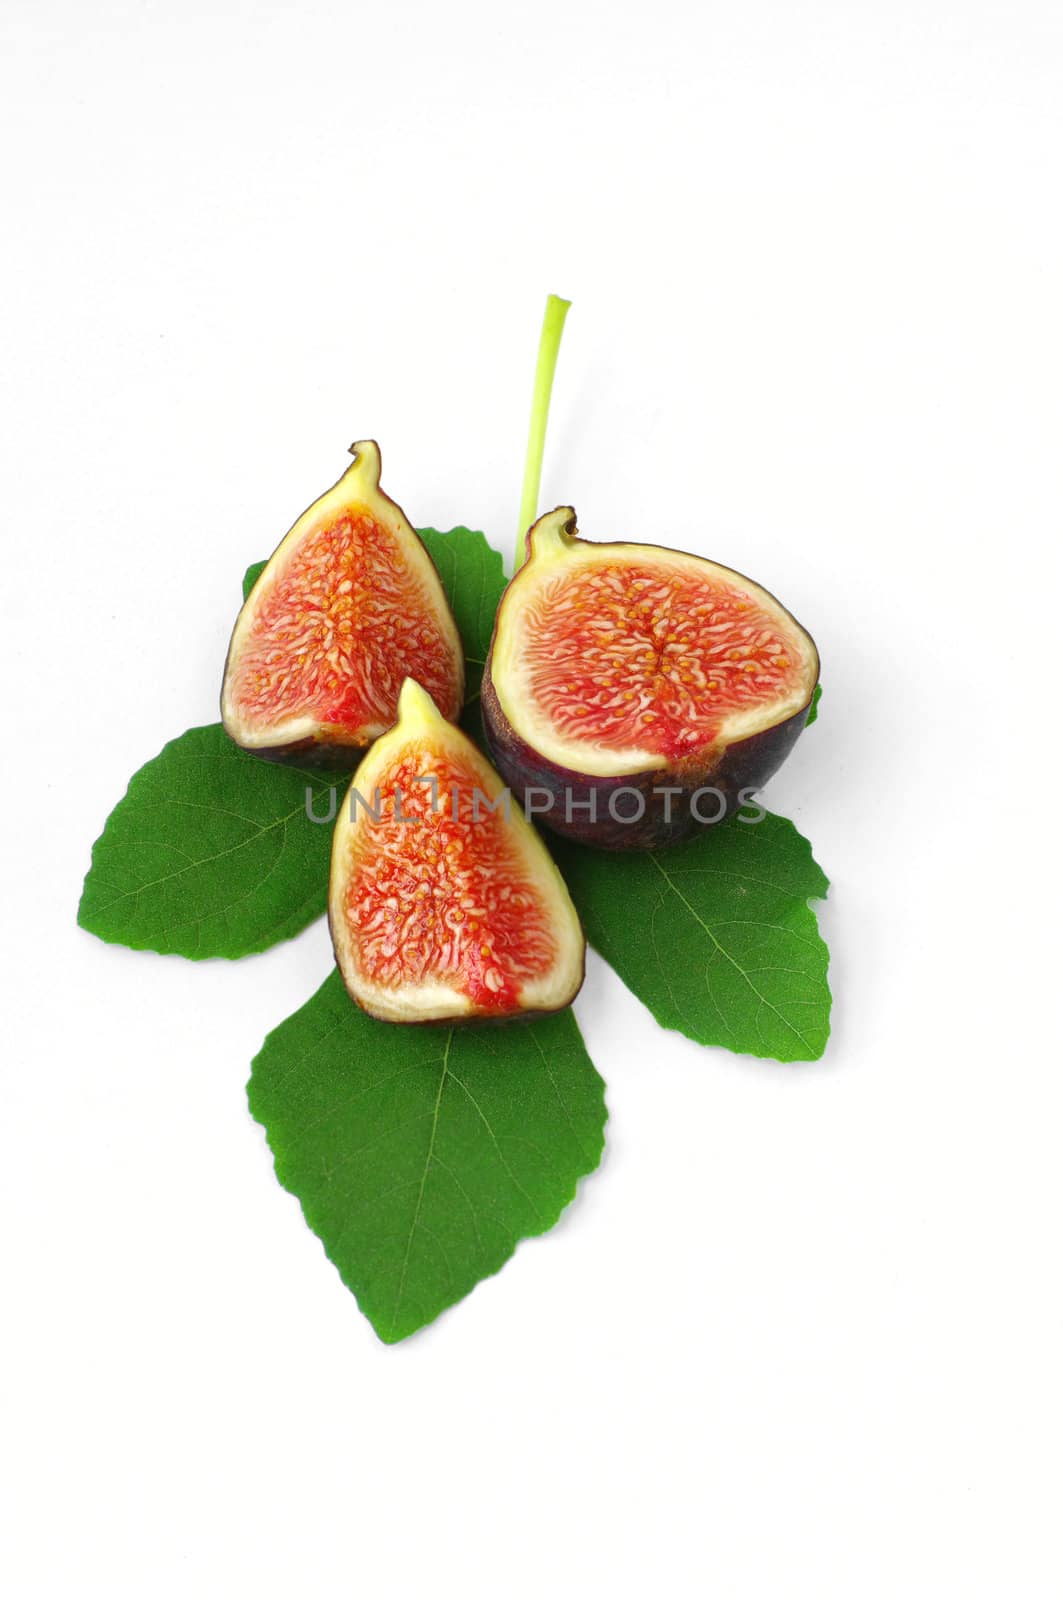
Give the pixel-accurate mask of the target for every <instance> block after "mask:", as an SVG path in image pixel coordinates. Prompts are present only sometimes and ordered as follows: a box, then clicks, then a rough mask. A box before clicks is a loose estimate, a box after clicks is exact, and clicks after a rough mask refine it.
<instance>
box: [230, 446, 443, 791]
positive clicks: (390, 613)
mask: <svg viewBox="0 0 1063 1600" xmlns="http://www.w3.org/2000/svg"><path fill="white" fill-rule="evenodd" d="M351 454H352V455H353V456H354V461H353V462H352V464H351V465H350V466H349V467H348V468H347V471H346V472H345V473H344V474H343V476H342V478H340V480H339V482H338V483H336V484H335V485H334V486H333V487H332V488H331V489H329V490H328V492H327V493H326V494H323V495H322V496H321V498H320V499H319V500H315V502H314V504H313V505H312V506H311V507H310V508H309V510H307V511H304V512H303V514H302V516H301V517H300V518H299V520H298V521H297V522H296V523H295V525H294V526H293V527H292V528H291V529H290V530H289V532H288V533H287V534H286V535H285V537H284V539H283V540H282V541H281V543H280V544H279V545H278V547H277V549H276V550H275V551H274V553H273V555H272V556H271V557H270V559H269V561H268V562H267V564H266V566H265V568H264V570H263V571H262V573H261V574H260V576H259V578H258V581H257V583H256V584H255V586H254V588H253V589H252V590H251V593H250V594H249V595H248V597H247V600H246V602H245V604H244V607H243V610H242V611H241V612H240V615H239V617H238V618H237V620H236V626H235V628H234V629H233V636H232V641H231V643H230V645H229V655H228V659H227V661H226V664H225V678H224V682H223V685H222V695H221V712H222V722H223V724H224V726H225V730H226V732H227V733H228V734H229V736H230V738H231V739H233V740H234V741H235V743H236V744H238V745H240V746H241V747H242V748H243V749H245V750H250V751H252V752H253V753H254V754H255V755H258V756H263V757H265V758H266V759H267V760H270V761H287V762H292V763H294V764H295V765H297V766H320V767H331V768H336V769H339V770H345V771H347V772H349V771H350V770H351V769H352V768H353V767H354V766H355V765H356V764H357V762H358V759H359V757H360V754H361V752H362V750H363V749H364V748H365V747H366V746H367V745H369V744H371V743H372V741H373V740H374V739H376V738H377V737H379V735H380V734H382V733H383V732H384V731H385V730H386V729H387V728H390V727H391V725H392V723H393V722H394V721H395V714H396V710H397V707H398V698H399V690H400V688H401V686H402V682H403V679H404V678H406V677H407V676H411V675H416V677H417V678H418V680H419V681H420V682H421V683H423V684H424V685H425V688H426V689H427V690H428V692H429V693H430V694H431V696H432V698H433V699H434V701H435V703H436V704H437V705H438V707H439V710H440V712H441V713H442V715H443V716H444V717H447V718H449V719H450V720H452V721H456V720H457V718H458V716H459V715H460V712H461V707H462V701H463V698H464V690H465V682H464V679H465V662H464V654H463V651H462V647H461V640H460V638H459V636H458V630H457V627H456V625H455V622H454V618H453V616H452V614H451V610H450V607H449V605H448V603H447V599H446V595H445V594H444V592H443V586H442V584H441V582H440V580H439V574H438V573H437V571H436V569H435V566H434V565H433V563H432V559H431V557H430V556H429V554H428V551H427V550H426V549H425V547H424V545H423V544H422V542H421V540H420V539H419V538H418V536H417V534H416V533H415V531H414V529H413V528H412V527H411V526H410V523H409V522H408V521H407V519H406V516H405V514H404V513H403V511H402V510H401V509H400V507H399V506H397V505H396V504H395V502H394V501H393V500H391V499H389V497H388V496H387V495H386V494H384V493H383V491H382V490H381V488H380V450H379V447H378V446H377V444H376V443H375V442H374V441H373V440H371V439H367V440H363V441H361V442H360V443H358V444H354V445H352V446H351Z"/></svg>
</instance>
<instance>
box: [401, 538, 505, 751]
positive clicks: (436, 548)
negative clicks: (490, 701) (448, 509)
mask: <svg viewBox="0 0 1063 1600" xmlns="http://www.w3.org/2000/svg"><path fill="white" fill-rule="evenodd" d="M417 531H418V533H419V534H420V535H421V538H422V539H423V540H424V542H425V544H426V545H427V546H428V554H429V555H430V556H431V557H432V560H433V561H434V562H435V564H436V570H437V572H438V573H439V576H440V579H441V580H442V583H443V588H444V589H445V591H446V596H447V599H448V600H449V601H450V609H451V610H452V611H453V613H454V620H455V622H456V623H457V624H458V632H459V633H460V634H461V637H462V642H463V644H464V645H465V704H466V706H470V705H474V704H476V703H478V701H479V698H480V679H481V678H482V677H483V670H484V662H485V661H486V660H487V650H488V646H489V645H490V643H491V632H492V629H493V628H494V625H495V612H496V611H497V610H498V602H499V601H500V600H501V598H502V591H503V589H504V588H505V587H506V574H505V571H504V569H503V566H502V557H501V556H500V555H499V553H498V551H497V550H495V549H493V548H492V546H491V545H489V544H488V542H487V540H486V538H485V537H484V535H483V534H482V533H473V532H472V531H471V530H470V529H469V528H452V529H451V530H450V532H449V533H437V531H436V530H435V528H418V530H417ZM476 737H477V738H479V737H480V721H479V717H477V718H476Z"/></svg>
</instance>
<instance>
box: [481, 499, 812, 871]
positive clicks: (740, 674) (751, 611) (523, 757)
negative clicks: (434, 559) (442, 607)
mask: <svg viewBox="0 0 1063 1600" xmlns="http://www.w3.org/2000/svg"><path fill="white" fill-rule="evenodd" d="M527 553H528V558H527V561H526V562H525V564H524V565H523V566H522V567H521V568H520V570H519V571H518V572H517V574H516V576H515V577H514V578H513V579H512V580H511V582H510V583H509V585H508V587H507V589H506V591H505V593H504V594H503V596H502V602H501V605H500V606H499V609H498V615H497V617H496V619H495V629H494V635H493V638H492V641H491V648H490V651H489V654H488V659H487V666H486V669H485V672H484V679H483V688H482V704H483V716H484V726H485V730H486V734H487V743H488V748H489V750H490V752H491V756H492V759H493V760H494V762H495V764H496V766H497V767H498V769H499V771H500V772H501V774H502V776H503V777H504V778H505V779H506V781H507V783H508V784H509V785H510V786H511V788H512V789H513V790H514V792H515V794H516V795H517V796H518V797H520V798H521V799H522V800H523V801H524V803H525V806H526V809H527V811H528V812H529V813H534V814H536V815H537V816H539V817H541V820H542V821H543V822H544V823H545V824H546V825H547V826H548V827H550V828H552V829H554V831H555V832H557V833H559V834H562V835H564V836H565V837H567V838H572V839H577V840H580V841H582V842H584V843H588V844H595V845H599V846H601V847H603V848H605V849H612V850H624V849H632V848H634V849H652V848H654V847H656V846H658V845H662V844H668V843H671V842H673V841H675V840H678V839H682V838H687V837H689V836H690V835H692V834H693V833H695V832H697V831H698V830H699V829H700V828H702V827H704V826H707V825H710V824H712V823H714V822H717V821H719V820H721V819H722V817H724V816H725V815H727V814H728V813H730V812H732V811H735V810H737V809H738V807H739V806H740V805H741V804H743V801H744V798H745V796H744V795H743V791H750V792H751V791H753V790H756V789H759V787H760V786H761V784H763V783H765V782H766V781H767V779H768V778H770V777H771V775H772V773H773V772H774V771H775V770H776V768H777V767H778V766H779V765H780V763H781V762H782V761H783V759H784V758H785V756H786V755H787V754H788V753H789V751H790V749H791V747H792V746H793V744H794V741H795V740H796V739H797V736H798V734H799V733H800V731H801V729H802V728H803V727H804V724H805V719H806V717H807V716H808V711H809V706H810V703H811V700H812V693H813V690H814V689H815V686H816V682H817V679H818V677H819V657H818V655H817V653H816V647H815V645H814V643H813V642H812V639H811V638H810V637H809V635H808V634H807V633H806V632H805V630H804V628H802V627H801V626H800V624H799V623H798V622H796V621H795V620H794V618H793V617H792V616H791V615H790V613H789V612H788V611H786V610H785V609H784V608H783V607H782V606H781V605H780V604H779V602H778V601H777V600H776V599H775V598H774V596H772V595H770V594H769V593H768V591H767V590H766V589H762V588H761V587H760V585H759V584H756V583H753V582H752V581H751V580H750V579H749V578H744V577H743V576H742V575H741V573H738V572H733V571H732V570H731V569H730V568H729V567H722V566H720V565H718V564H717V563H716V562H714V561H707V560H704V559H703V558H702V557H700V556H693V555H687V554H685V553H683V552H682V551H679V550H668V549H665V548H663V547H662V546H660V545H650V544H623V543H612V544H593V543H590V542H589V541H587V540H585V539H581V538H579V537H578V533H577V529H576V514H575V512H574V511H573V510H572V508H571V506H562V507H560V508H559V509H558V510H556V511H551V512H549V513H548V514H547V515H546V516H543V517H540V518H539V520H538V522H536V523H535V524H534V525H533V526H532V527H531V528H530V529H529V531H528V536H527Z"/></svg>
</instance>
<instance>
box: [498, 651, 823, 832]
mask: <svg viewBox="0 0 1063 1600" xmlns="http://www.w3.org/2000/svg"><path fill="white" fill-rule="evenodd" d="M814 693H815V689H814V688H813V689H812V691H811V692H810V694H809V697H808V702H807V704H805V705H803V706H802V707H801V708H800V709H799V710H797V711H795V712H793V713H791V715H790V716H788V717H787V718H786V719H785V721H783V722H777V723H776V724H775V726H774V727H773V728H765V729H764V730H763V731H762V732H760V733H754V734H750V735H749V737H748V738H746V739H737V740H735V742H734V743H733V744H730V745H728V746H727V747H726V748H725V749H724V750H720V749H718V748H712V747H710V748H709V749H708V750H705V751H700V752H698V753H696V754H695V755H692V756H688V757H687V758H686V760H684V761H679V762H677V763H676V764H675V765H674V766H671V767H659V768H656V769H655V770H653V771H651V772H646V771H643V772H631V773H626V774H623V775H621V776H620V777H612V778H599V777H593V776H588V775H587V774H586V773H582V772H574V771H572V770H571V769H570V768H568V767H562V766H559V765H557V763H556V762H553V761H549V760H548V759H547V758H546V757H545V756H543V755H541V754H540V753H539V752H538V751H537V750H533V749H532V748H531V746H530V745H529V744H526V743H525V741H524V740H523V739H521V738H520V736H519V735H518V734H517V733H515V732H514V730H513V727H512V725H511V723H510V722H509V719H508V718H507V717H506V714H505V712H504V711H503V710H502V707H501V705H500V704H499V700H498V695H497V694H496V693H495V688H494V683H493V682H492V678H491V653H490V652H488V656H487V664H486V666H485V668H484V675H483V683H482V685H481V689H480V701H481V705H482V708H483V723H484V737H485V739H486V742H487V749H488V753H489V754H490V757H491V760H492V762H493V763H494V765H495V766H496V767H497V768H498V771H499V772H500V773H501V774H502V777H503V778H504V779H505V781H506V783H507V784H508V785H509V787H510V789H511V790H512V791H513V794H514V795H515V797H516V798H517V799H518V800H519V801H520V802H521V804H522V805H523V804H524V803H525V796H526V793H527V791H528V790H529V789H538V790H546V791H548V792H549V793H550V795H551V796H552V797H553V803H552V805H551V807H550V809H549V810H545V809H544V810H542V811H539V810H535V811H534V816H535V819H536V820H537V821H539V822H541V823H542V824H543V826H544V827H547V828H549V829H551V830H552V832H554V833H557V834H560V835H561V837H562V838H563V839H572V840H574V841H575V842H576V843H577V844H589V845H594V846H596V847H597V848H598V849H599V850H657V849H659V848H661V847H662V846H663V845H669V844H678V843H679V842H680V841H681V840H683V839H690V838H692V837H693V836H694V835H695V834H697V833H701V832H703V831H704V830H705V829H706V828H709V827H712V826H714V825H715V823H716V822H722V821H723V820H724V818H725V817H727V816H731V815H732V814H733V813H734V812H735V811H737V810H738V809H739V808H740V807H741V806H742V805H745V804H750V803H754V802H753V800H752V795H751V793H750V792H749V791H752V790H757V789H760V788H761V787H762V785H764V784H765V783H767V781H768V779H769V778H770V777H772V775H773V774H774V773H775V772H777V771H778V769H779V767H781V766H782V764H783V762H784V761H785V760H786V757H787V756H788V755H789V754H790V751H791V750H792V749H793V747H794V745H795V744H796V742H797V739H798V736H799V734H800V732H801V729H802V728H803V727H804V725H805V723H806V721H807V720H808V713H809V710H810V708H811V705H812V695H813V694H814ZM666 787H667V788H670V789H673V790H674V789H678V790H679V791H680V793H678V794H675V793H673V794H671V795H670V796H668V795H665V794H661V793H654V790H655V789H657V790H661V789H663V788H666ZM618 789H633V790H637V791H638V793H639V795H641V796H642V799H643V801H644V802H645V809H644V810H643V812H642V815H641V816H640V817H639V818H638V819H637V820H631V821H624V820H620V821H617V820H616V819H615V818H614V817H613V816H612V815H611V813H610V810H609V801H610V798H611V796H612V795H614V794H615V793H616V791H617V790H618ZM699 789H714V790H717V791H718V792H719V795H720V796H721V797H722V799H718V798H717V796H716V794H706V795H704V796H702V797H701V798H700V799H699V800H698V802H697V807H698V811H699V812H700V813H701V815H700V816H699V815H696V814H695V812H694V811H693V810H692V808H691V803H690V802H691V797H692V796H693V795H694V794H696V792H697V791H698V790H699ZM592 795H593V796H594V803H595V808H596V809H595V813H594V815H595V820H594V821H592V820H591V812H590V809H589V806H590V801H591V797H592ZM566 797H567V814H566ZM540 802H541V803H542V804H543V805H544V806H545V801H544V800H542V801H541V796H535V798H534V804H535V806H536V807H537V806H538V805H539V804H540ZM614 803H615V808H616V810H617V812H618V814H619V816H620V818H621V819H623V818H624V817H625V816H629V817H631V816H633V815H634V813H635V812H636V811H637V810H638V801H637V800H636V799H635V798H634V796H632V795H630V794H627V795H624V796H623V797H621V798H620V799H618V800H617V801H615V802H614ZM721 807H723V809H721ZM717 813H718V814H717ZM703 819H704V820H703Z"/></svg>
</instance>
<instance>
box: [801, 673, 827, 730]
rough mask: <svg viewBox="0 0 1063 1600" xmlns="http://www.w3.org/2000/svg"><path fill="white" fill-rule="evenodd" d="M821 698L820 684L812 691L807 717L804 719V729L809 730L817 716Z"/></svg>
mask: <svg viewBox="0 0 1063 1600" xmlns="http://www.w3.org/2000/svg"><path fill="white" fill-rule="evenodd" d="M822 698H823V685H822V684H821V683H817V684H816V687H815V688H814V689H813V691H812V704H811V705H810V706H809V708H808V716H807V717H806V718H805V727H806V728H811V726H812V724H813V723H814V722H815V720H816V718H817V717H818V716H819V702H820V700H821V699H822Z"/></svg>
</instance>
